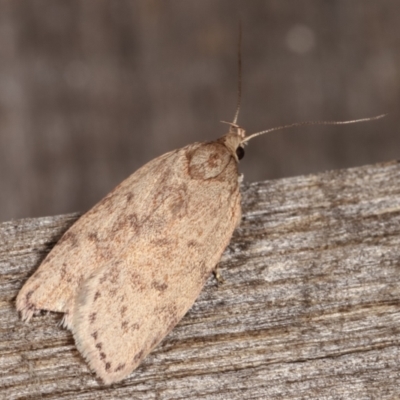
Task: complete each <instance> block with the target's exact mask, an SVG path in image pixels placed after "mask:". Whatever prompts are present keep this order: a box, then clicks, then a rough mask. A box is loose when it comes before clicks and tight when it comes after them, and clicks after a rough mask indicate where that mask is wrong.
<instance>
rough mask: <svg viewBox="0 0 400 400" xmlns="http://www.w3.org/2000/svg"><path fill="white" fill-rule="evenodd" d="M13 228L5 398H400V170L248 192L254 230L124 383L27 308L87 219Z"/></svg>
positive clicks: (0, 319) (4, 251)
mask: <svg viewBox="0 0 400 400" xmlns="http://www.w3.org/2000/svg"><path fill="white" fill-rule="evenodd" d="M77 217H78V216H77V215H76V214H74V215H64V216H57V217H46V218H37V219H25V220H19V221H11V222H6V223H3V224H1V225H0V330H1V331H0V337H1V341H0V398H4V399H17V398H35V397H40V396H41V398H45V399H93V398H102V399H111V398H113V399H118V398H130V399H156V398H157V399H187V398H190V399H233V400H234V399H257V398H260V399H261V398H262V399H266V398H268V399H283V398H284V399H307V398H310V399H316V398H318V399H338V398H341V399H372V398H374V399H378V398H379V399H395V398H396V399H397V398H400V386H399V385H398V381H399V379H400V362H399V361H400V347H399V345H400V309H399V305H400V164H399V163H397V162H390V163H385V164H379V165H373V166H366V167H360V168H353V169H349V170H340V171H333V172H327V173H322V174H318V175H310V176H301V177H295V178H288V179H281V180H276V181H267V182H259V183H254V184H246V185H244V186H243V221H242V224H241V228H240V229H239V230H237V231H236V232H235V234H234V237H233V238H232V241H231V244H230V245H229V247H228V248H227V250H226V251H225V253H224V255H223V258H222V261H221V273H222V275H223V277H224V279H225V283H224V284H223V285H221V286H218V285H217V284H216V281H215V280H214V279H213V278H210V279H209V281H208V282H207V284H206V287H205V289H204V290H203V292H202V293H201V295H200V297H199V299H198V300H197V302H196V303H195V305H194V306H193V308H192V309H191V310H190V311H189V312H188V314H187V315H186V316H185V318H184V319H183V320H182V321H181V322H180V323H179V324H178V326H177V327H176V328H175V329H174V330H173V332H172V333H171V334H170V335H169V336H168V337H167V338H166V339H165V340H164V341H163V343H162V344H161V345H160V346H159V347H158V348H157V349H156V350H155V351H154V352H153V353H152V354H151V355H150V356H149V357H148V358H147V359H146V360H145V361H144V363H143V364H142V365H141V366H140V367H139V368H138V369H137V370H136V371H135V372H134V373H133V374H132V375H131V376H130V377H129V378H128V379H126V380H125V381H123V382H121V383H119V384H116V385H113V386H111V387H105V386H103V385H102V384H101V382H99V381H98V380H97V379H96V378H95V376H94V375H93V374H92V373H91V372H90V371H89V370H88V368H87V366H86V364H85V363H84V362H83V361H82V359H81V357H80V355H79V353H78V352H77V350H76V349H75V346H74V342H73V338H72V336H71V334H70V333H69V332H68V331H66V330H64V329H62V328H61V327H59V326H58V322H59V321H60V320H61V315H57V314H54V313H43V315H41V316H38V317H35V318H33V320H32V322H31V323H29V324H24V323H22V322H21V321H20V319H19V317H18V315H17V313H16V311H15V304H14V302H15V297H16V295H17V293H18V290H19V289H20V288H21V286H22V285H23V283H24V282H25V281H26V279H27V277H28V276H29V275H30V274H31V273H32V272H33V271H34V270H35V269H36V268H37V266H38V264H39V263H40V261H41V260H42V259H43V257H44V256H45V254H46V253H47V252H48V251H49V250H50V249H51V247H52V246H53V245H54V243H56V241H57V239H58V238H59V237H60V235H61V234H62V232H64V231H65V230H66V229H67V228H68V227H69V226H70V225H71V224H72V223H73V222H74V221H75V220H76V218H77Z"/></svg>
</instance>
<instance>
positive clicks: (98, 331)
mask: <svg viewBox="0 0 400 400" xmlns="http://www.w3.org/2000/svg"><path fill="white" fill-rule="evenodd" d="M244 137H245V132H244V130H243V129H241V128H239V127H237V126H236V125H233V126H231V129H230V132H229V133H228V134H226V135H225V136H223V137H221V138H220V139H218V140H217V141H214V142H209V143H194V144H191V145H188V146H186V147H183V148H181V149H178V150H174V151H171V152H169V153H167V154H164V155H162V156H160V157H158V158H156V159H154V160H152V161H150V162H149V163H147V164H146V165H144V166H143V167H142V168H140V169H139V170H137V171H136V172H135V173H133V174H132V175H131V176H130V177H128V178H127V179H126V180H125V181H123V182H122V183H121V184H120V185H118V186H117V187H116V188H115V189H114V190H113V191H112V192H111V193H109V194H108V195H107V196H106V197H105V198H104V199H102V200H101V201H100V202H99V203H98V204H96V205H95V206H94V207H93V208H92V209H91V210H90V211H88V212H87V213H86V214H84V215H83V216H82V217H81V218H80V219H79V220H78V221H77V222H76V223H75V224H74V225H73V226H72V227H71V228H70V229H68V230H67V232H66V233H65V234H64V235H63V236H62V238H61V239H60V241H59V242H58V243H57V244H56V245H55V247H54V248H53V249H52V250H51V252H50V253H49V254H48V255H47V257H46V258H45V259H44V261H43V262H42V264H41V265H40V266H39V268H38V269H37V271H36V272H35V273H34V274H33V275H32V276H31V277H30V278H29V279H28V281H27V282H26V283H25V285H24V286H23V288H22V289H21V291H20V292H19V294H18V297H17V309H18V311H20V312H21V315H22V318H23V319H24V320H30V319H31V318H32V316H33V315H34V314H37V313H39V312H40V310H49V311H56V312H62V313H64V324H65V326H66V327H67V328H68V329H70V330H71V331H72V333H73V336H74V339H75V342H76V346H77V348H78V350H79V351H80V352H81V354H82V355H83V356H84V358H85V359H86V360H87V362H88V363H89V366H90V368H91V369H92V370H94V371H95V372H96V374H97V375H98V376H99V377H100V378H101V379H102V380H103V381H104V382H105V383H106V384H111V383H114V382H117V381H120V380H122V379H124V378H125V377H126V376H128V375H129V374H130V373H131V372H132V371H133V370H134V369H135V368H136V367H137V366H138V365H139V364H140V362H141V361H142V360H143V359H144V358H145V357H146V355H147V354H148V353H149V352H150V351H151V350H152V349H153V348H154V347H155V346H156V345H157V344H158V343H159V342H160V341H161V340H162V339H163V338H164V337H165V336H166V335H167V334H168V332H170V330H171V329H172V328H173V327H174V326H175V325H176V324H177V323H178V322H179V320H180V319H181V318H182V317H183V316H184V315H185V313H186V312H187V311H188V310H189V308H190V307H191V306H192V304H193V303H194V301H195V300H196V298H197V296H198V294H199V293H200V291H201V289H202V287H203V285H204V283H205V281H206V279H207V277H208V276H209V275H210V273H211V272H212V271H213V269H214V268H215V267H216V265H217V263H218V261H219V260H220V257H221V255H222V253H223V251H224V250H225V248H226V246H227V245H228V243H229V241H230V238H231V236H232V233H233V231H234V229H235V227H236V226H238V224H239V222H240V218H241V208H240V192H239V182H238V177H239V174H238V160H239V158H241V157H242V156H243V148H242V145H241V143H242V141H243V139H244Z"/></svg>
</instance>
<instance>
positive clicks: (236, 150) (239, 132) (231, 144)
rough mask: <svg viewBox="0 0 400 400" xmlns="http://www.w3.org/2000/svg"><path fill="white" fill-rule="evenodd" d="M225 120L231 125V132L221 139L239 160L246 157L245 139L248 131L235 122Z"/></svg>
mask: <svg viewBox="0 0 400 400" xmlns="http://www.w3.org/2000/svg"><path fill="white" fill-rule="evenodd" d="M223 122H224V123H226V124H228V125H229V132H228V133H227V134H226V135H225V136H223V137H222V138H221V141H222V142H223V143H224V145H225V146H226V147H227V148H228V149H229V151H230V152H231V153H232V155H233V157H234V158H235V159H236V161H237V162H239V161H240V160H241V159H242V158H243V157H244V142H243V141H244V139H245V138H246V131H245V130H244V129H243V128H241V127H240V126H239V125H237V124H235V123H232V122H225V121H223Z"/></svg>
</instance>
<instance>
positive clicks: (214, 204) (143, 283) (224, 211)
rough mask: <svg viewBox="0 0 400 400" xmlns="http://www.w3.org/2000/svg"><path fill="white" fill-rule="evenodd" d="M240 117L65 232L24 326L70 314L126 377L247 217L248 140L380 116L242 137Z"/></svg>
mask: <svg viewBox="0 0 400 400" xmlns="http://www.w3.org/2000/svg"><path fill="white" fill-rule="evenodd" d="M239 66H240V53H239ZM239 88H240V79H239ZM239 102H240V89H239ZM238 112H239V106H238V108H237V111H236V115H235V118H234V121H233V122H232V123H230V129H229V132H228V133H227V134H225V135H224V136H222V137H221V138H219V139H217V140H216V141H213V142H207V143H193V144H190V145H188V146H186V147H183V148H181V149H178V150H174V151H171V152H169V153H167V154H164V155H162V156H160V157H158V158H156V159H154V160H152V161H150V162H149V163H147V164H146V165H144V166H143V167H141V168H140V169H139V170H137V171H136V172H135V173H133V174H132V175H131V176H130V177H128V178H127V179H126V180H125V181H123V182H122V183H121V184H120V185H118V186H117V187H116V188H115V189H114V190H113V191H112V192H110V193H109V194H108V195H107V196H106V197H105V198H104V199H102V200H101V201H100V202H99V203H97V204H96V205H95V206H94V207H93V208H92V209H91V210H89V211H88V212H87V213H86V214H84V215H83V216H82V217H81V218H80V219H79V220H78V221H77V222H76V223H75V224H74V225H73V226H72V227H71V228H69V229H68V231H67V232H66V233H65V234H64V235H63V236H62V238H61V239H60V241H59V242H58V243H57V244H56V245H55V246H54V248H53V249H52V250H51V252H50V253H49V254H48V255H47V257H46V258H45V259H44V261H43V262H42V264H41V265H40V266H39V268H38V270H37V271H36V272H35V273H34V274H33V275H32V276H31V277H30V278H29V279H28V281H27V282H26V283H25V285H24V286H23V288H22V289H21V291H20V292H19V294H18V297H17V302H16V303H17V310H18V311H19V312H21V315H22V319H23V320H26V321H29V320H30V319H31V318H32V316H33V315H35V314H37V313H39V312H40V310H49V311H55V312H61V313H64V320H63V322H64V325H65V326H66V327H67V328H68V329H70V330H71V331H72V333H73V336H74V339H75V342H76V346H77V348H78V350H79V351H80V352H81V354H82V355H83V357H84V358H85V359H86V360H87V362H88V363H89V366H90V368H91V369H92V370H93V371H94V372H95V373H96V374H97V376H99V377H100V378H101V379H102V380H103V382H104V383H106V384H111V383H114V382H118V381H120V380H122V379H124V378H125V377H127V376H128V375H129V374H130V373H131V372H132V371H133V370H134V369H135V368H136V367H137V366H138V365H139V364H140V363H141V361H142V360H143V359H144V358H145V357H146V355H147V354H148V353H149V352H150V351H151V350H152V349H153V348H154V347H155V346H157V344H158V343H160V341H161V340H162V339H163V338H164V337H165V336H166V335H167V334H168V333H169V332H170V331H171V329H172V328H173V327H174V326H175V325H176V324H177V323H178V322H179V321H180V319H181V318H182V317H183V316H184V315H185V314H186V312H187V311H188V310H189V308H190V307H191V306H192V304H193V303H194V301H195V300H196V298H197V296H198V295H199V293H200V291H201V289H202V287H203V285H204V283H205V281H206V280H207V278H208V276H209V275H210V273H211V272H212V271H213V270H214V269H215V268H216V265H217V263H218V261H219V260H220V257H221V255H222V253H223V251H224V250H225V248H226V247H227V245H228V244H229V241H230V239H231V236H232V233H233V231H234V229H235V228H236V227H237V226H238V225H239V223H240V219H241V206H240V190H239V189H240V179H239V172H238V163H239V160H240V159H241V158H242V157H243V156H244V150H243V148H244V145H245V144H246V142H248V141H249V140H250V139H252V138H254V137H255V136H258V135H261V134H264V133H267V132H271V131H274V130H278V129H282V128H288V127H292V126H299V125H305V124H345V123H353V122H359V121H366V120H371V119H377V118H381V117H382V116H379V117H375V118H365V119H362V120H353V121H342V122H326V121H321V122H318V121H317V122H303V123H297V124H291V125H286V126H283V127H278V128H272V129H269V130H266V131H262V132H258V133H255V134H253V135H250V136H246V132H245V130H244V129H242V128H241V127H239V126H238V125H237V117H238Z"/></svg>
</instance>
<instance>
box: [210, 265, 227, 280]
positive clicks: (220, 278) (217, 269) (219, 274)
mask: <svg viewBox="0 0 400 400" xmlns="http://www.w3.org/2000/svg"><path fill="white" fill-rule="evenodd" d="M213 274H214V277H215V279H216V280H217V284H218V285H222V284H223V283H224V282H225V279H224V278H223V277H222V275H221V273H220V270H219V264H217V266H216V267H215V269H214V271H213Z"/></svg>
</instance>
